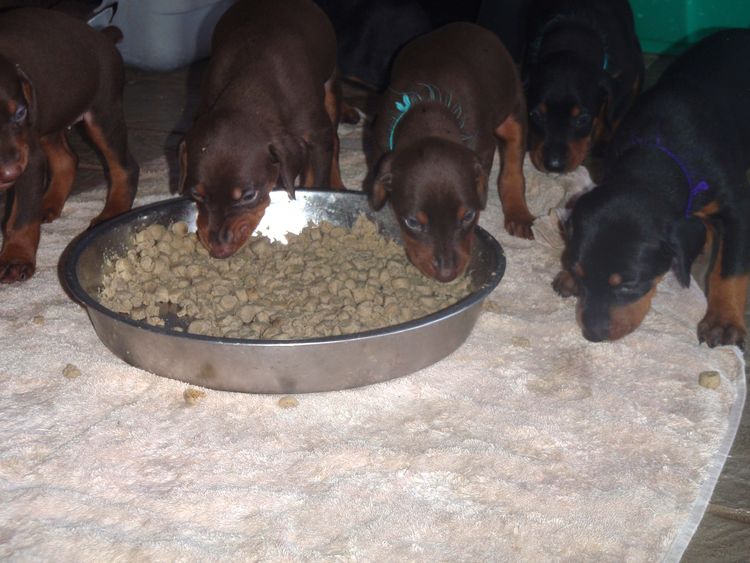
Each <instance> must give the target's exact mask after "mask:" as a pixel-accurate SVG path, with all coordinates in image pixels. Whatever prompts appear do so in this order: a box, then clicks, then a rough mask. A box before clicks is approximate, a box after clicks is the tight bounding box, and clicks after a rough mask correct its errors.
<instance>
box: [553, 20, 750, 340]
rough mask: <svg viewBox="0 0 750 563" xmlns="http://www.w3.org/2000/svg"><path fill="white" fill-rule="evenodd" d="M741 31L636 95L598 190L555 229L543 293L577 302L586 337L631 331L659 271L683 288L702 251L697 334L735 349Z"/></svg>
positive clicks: (746, 260)
mask: <svg viewBox="0 0 750 563" xmlns="http://www.w3.org/2000/svg"><path fill="white" fill-rule="evenodd" d="M748 60H750V30H730V31H724V32H719V33H717V34H714V35H712V36H710V37H708V38H707V39H705V40H703V41H702V42H700V43H698V44H697V45H695V46H693V47H692V48H691V49H689V50H688V51H687V52H686V53H685V54H683V55H682V56H681V57H680V58H678V59H677V60H676V61H675V62H674V63H673V64H672V65H671V66H670V67H669V68H668V69H667V71H666V72H665V73H664V74H663V75H662V77H661V78H660V79H659V81H658V82H657V84H656V85H655V86H654V87H653V88H651V89H649V90H648V91H647V92H646V93H644V94H643V95H642V96H641V98H640V99H639V101H638V102H636V105H635V106H634V107H633V109H632V110H631V111H630V113H629V114H628V115H627V116H626V117H625V119H624V121H623V123H622V125H621V126H620V128H619V130H618V132H617V135H616V136H615V139H614V142H613V146H612V149H613V152H612V154H611V156H610V159H611V162H610V163H609V164H608V165H607V167H606V169H607V172H606V174H605V176H604V181H603V183H602V184H601V185H599V186H598V187H596V188H594V189H593V190H592V191H590V192H588V193H585V194H583V195H582V196H581V197H580V198H578V199H577V200H576V202H575V205H574V207H573V211H572V215H571V217H570V218H569V219H568V221H567V222H566V225H565V232H566V237H567V248H566V251H565V253H564V254H563V268H564V269H563V271H562V272H560V273H559V274H558V275H557V277H556V278H555V282H554V284H553V286H554V287H555V289H556V290H557V292H558V293H560V294H561V295H563V296H569V295H576V296H577V297H578V313H577V316H578V321H579V323H580V325H581V327H582V329H583V335H584V336H585V337H586V338H587V339H589V340H592V341H601V340H615V339H617V338H620V337H622V336H625V335H626V334H628V333H630V332H631V331H633V330H635V329H636V328H637V327H638V326H639V325H640V323H641V321H642V320H643V318H644V316H645V315H646V313H647V312H648V310H649V308H650V303H651V299H652V296H653V295H654V293H655V291H656V286H657V284H658V282H659V281H660V280H661V278H662V277H663V276H664V275H665V274H666V273H667V272H668V271H669V270H670V269H671V270H672V271H673V272H674V273H675V275H676V278H677V279H678V280H679V282H680V283H681V284H682V285H684V286H688V284H689V283H690V270H691V265H692V264H693V261H694V260H695V258H696V257H697V256H698V255H699V254H700V252H701V251H702V250H703V249H704V246H705V247H708V248H710V249H711V250H712V254H713V258H714V260H713V264H712V267H711V269H710V272H709V275H708V280H707V283H708V310H707V312H706V315H705V316H704V318H703V320H701V321H700V323H699V325H698V338H699V340H700V341H701V342H706V343H707V344H708V345H709V346H717V345H721V344H736V345H738V346H742V345H743V343H744V339H745V334H746V329H745V322H744V317H743V313H744V309H745V302H746V298H747V291H748V281H749V280H750V184H749V180H750V178H749V177H748V171H749V170H750V74H748V73H747V72H738V68H740V67H741V66H742V65H744V64H745V63H746V61H748Z"/></svg>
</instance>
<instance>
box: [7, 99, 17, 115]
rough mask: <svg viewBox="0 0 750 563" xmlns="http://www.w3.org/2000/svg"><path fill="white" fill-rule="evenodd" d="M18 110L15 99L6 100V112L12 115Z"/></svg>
mask: <svg viewBox="0 0 750 563" xmlns="http://www.w3.org/2000/svg"><path fill="white" fill-rule="evenodd" d="M17 110H18V104H17V103H16V101H15V100H8V114H9V115H13V114H14V113H16V111H17Z"/></svg>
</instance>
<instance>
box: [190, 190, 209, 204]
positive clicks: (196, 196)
mask: <svg viewBox="0 0 750 563" xmlns="http://www.w3.org/2000/svg"><path fill="white" fill-rule="evenodd" d="M188 195H189V196H190V199H192V200H193V201H197V202H203V201H204V200H205V199H206V198H205V197H204V196H203V194H201V193H200V192H199V191H198V188H197V187H193V188H190V191H189V192H188Z"/></svg>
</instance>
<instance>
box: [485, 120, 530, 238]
mask: <svg viewBox="0 0 750 563" xmlns="http://www.w3.org/2000/svg"><path fill="white" fill-rule="evenodd" d="M495 137H496V138H497V141H498V148H499V149H500V174H499V176H498V179H497V189H498V193H499V194H500V201H501V203H502V204H503V214H504V215H505V230H506V231H508V232H509V233H510V234H512V235H513V236H516V237H522V238H529V239H530V238H534V235H533V233H532V232H531V225H532V223H533V222H534V216H533V215H532V214H531V212H530V211H529V208H528V206H527V205H526V184H525V181H524V177H523V159H524V156H525V153H526V146H525V142H526V139H525V134H524V125H523V121H522V120H521V119H519V118H518V117H517V116H516V115H514V114H513V113H511V114H510V115H509V116H508V117H507V118H506V119H505V121H503V122H502V123H501V124H500V125H499V126H498V127H497V129H495Z"/></svg>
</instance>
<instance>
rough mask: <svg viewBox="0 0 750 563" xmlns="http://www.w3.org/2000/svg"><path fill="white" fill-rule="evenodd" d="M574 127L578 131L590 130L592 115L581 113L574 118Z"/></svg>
mask: <svg viewBox="0 0 750 563" xmlns="http://www.w3.org/2000/svg"><path fill="white" fill-rule="evenodd" d="M573 126H574V127H575V128H576V129H588V128H589V127H590V126H591V114H590V113H587V112H585V111H584V112H582V113H579V114H578V115H577V116H575V117H574V118H573Z"/></svg>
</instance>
